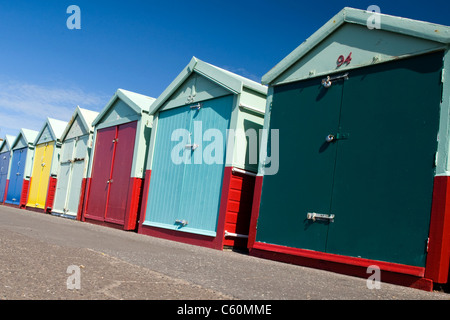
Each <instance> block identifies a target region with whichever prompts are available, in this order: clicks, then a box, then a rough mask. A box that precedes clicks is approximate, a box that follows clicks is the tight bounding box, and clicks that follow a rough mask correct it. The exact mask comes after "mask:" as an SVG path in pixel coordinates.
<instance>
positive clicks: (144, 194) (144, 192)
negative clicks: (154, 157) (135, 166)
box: [138, 170, 152, 233]
mask: <svg viewBox="0 0 450 320" xmlns="http://www.w3.org/2000/svg"><path fill="white" fill-rule="evenodd" d="M151 176H152V170H147V171H145V179H144V186H143V188H142V197H141V208H140V212H139V225H138V233H141V230H142V227H143V225H142V223H143V222H144V221H145V213H146V210H147V200H148V191H149V187H150V178H151Z"/></svg>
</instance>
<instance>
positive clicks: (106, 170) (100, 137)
mask: <svg viewBox="0 0 450 320" xmlns="http://www.w3.org/2000/svg"><path fill="white" fill-rule="evenodd" d="M115 138H116V127H108V128H105V129H100V130H98V131H97V139H96V142H95V154H94V161H93V165H92V178H91V185H90V189H89V198H88V203H87V207H86V217H87V218H92V219H96V220H102V221H103V220H104V219H105V207H106V201H107V196H108V190H109V179H110V175H111V165H112V159H113V152H114V143H113V142H112V141H113V140H114V139H115Z"/></svg>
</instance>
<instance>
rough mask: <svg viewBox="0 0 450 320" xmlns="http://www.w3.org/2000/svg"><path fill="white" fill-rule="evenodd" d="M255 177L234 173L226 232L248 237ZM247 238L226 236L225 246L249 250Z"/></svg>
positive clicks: (226, 216)
mask: <svg viewBox="0 0 450 320" xmlns="http://www.w3.org/2000/svg"><path fill="white" fill-rule="evenodd" d="M254 187H255V177H254V176H251V175H248V174H243V173H240V172H233V171H232V174H231V179H230V186H229V190H228V197H227V201H226V214H225V227H224V229H225V231H227V232H229V233H235V234H238V235H244V236H248V234H249V229H250V216H251V211H252V201H253V190H254ZM247 240H248V239H247V238H243V237H234V236H227V235H225V236H224V242H223V245H224V246H231V247H234V248H247Z"/></svg>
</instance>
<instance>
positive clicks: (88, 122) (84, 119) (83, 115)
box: [61, 106, 98, 141]
mask: <svg viewBox="0 0 450 320" xmlns="http://www.w3.org/2000/svg"><path fill="white" fill-rule="evenodd" d="M97 116H98V112H96V111H91V110H87V109H84V108H80V106H77V107H76V109H75V112H74V113H73V115H72V117H71V118H70V120H69V122H68V123H67V126H66V128H65V129H64V132H63V133H62V135H61V141H63V140H64V139H65V138H66V136H67V134H68V133H69V131H70V128H71V127H72V124H73V123H74V121H75V119H76V118H77V117H79V118H80V120H81V123H82V124H83V126H84V128H85V130H86V131H87V132H92V131H93V126H92V123H93V122H94V120H95V118H96V117H97Z"/></svg>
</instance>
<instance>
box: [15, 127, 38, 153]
mask: <svg viewBox="0 0 450 320" xmlns="http://www.w3.org/2000/svg"><path fill="white" fill-rule="evenodd" d="M38 133H39V132H37V131H35V130H30V129H25V128H22V129H20V132H19V134H18V135H17V137H16V139H14V142H13V144H12V145H11V149H12V148H14V147H15V146H16V144H17V143H18V142H19V141H20V138H21V137H23V138H24V139H25V142H26V143H27V144H30V143H31V144H33V145H34V141H35V140H36V137H37V135H38Z"/></svg>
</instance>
